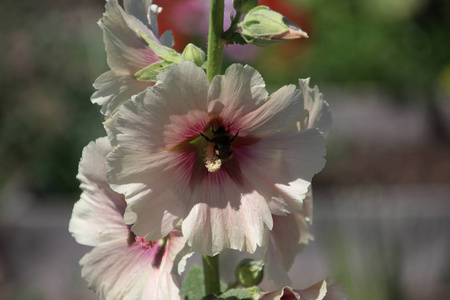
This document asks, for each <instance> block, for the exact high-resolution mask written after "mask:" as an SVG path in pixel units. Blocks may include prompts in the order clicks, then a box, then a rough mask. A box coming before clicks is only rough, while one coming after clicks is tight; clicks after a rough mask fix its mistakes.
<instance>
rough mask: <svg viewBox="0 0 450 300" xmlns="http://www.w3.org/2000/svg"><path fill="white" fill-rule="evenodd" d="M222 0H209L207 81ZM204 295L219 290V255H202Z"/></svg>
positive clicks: (213, 67) (218, 45)
mask: <svg viewBox="0 0 450 300" xmlns="http://www.w3.org/2000/svg"><path fill="white" fill-rule="evenodd" d="M223 14H224V0H211V3H210V9H209V32H208V61H207V64H206V75H207V76H208V79H209V81H211V80H212V79H213V78H214V76H216V75H218V74H220V73H221V72H222V55H223V47H224V45H223V44H222V42H221V40H220V39H221V36H222V34H223ZM202 257H203V273H204V275H205V292H206V295H210V294H215V293H219V292H220V276H219V255H218V254H217V255H216V256H208V255H203V256H202Z"/></svg>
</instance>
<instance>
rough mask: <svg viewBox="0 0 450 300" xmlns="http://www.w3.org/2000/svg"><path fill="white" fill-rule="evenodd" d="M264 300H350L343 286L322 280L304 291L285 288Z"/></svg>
mask: <svg viewBox="0 0 450 300" xmlns="http://www.w3.org/2000/svg"><path fill="white" fill-rule="evenodd" d="M261 299H262V300H349V299H350V298H349V296H348V295H347V293H346V292H344V290H343V289H342V286H340V285H336V284H331V283H330V282H329V280H328V279H327V280H321V281H319V282H318V283H316V284H314V285H312V286H310V287H308V288H306V289H303V290H295V289H292V288H291V287H283V288H281V289H278V290H276V291H273V292H270V293H268V294H265V295H263V296H262V297H261Z"/></svg>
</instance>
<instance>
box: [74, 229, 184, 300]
mask: <svg viewBox="0 0 450 300" xmlns="http://www.w3.org/2000/svg"><path fill="white" fill-rule="evenodd" d="M184 244H185V243H184V239H183V238H182V237H181V236H180V235H179V234H171V235H170V237H169V239H168V241H167V243H166V244H165V246H164V247H162V248H161V244H159V243H156V244H154V245H153V246H152V247H151V248H150V249H144V248H141V247H139V245H138V244H137V243H130V241H128V238H127V237H126V236H125V237H124V238H123V239H117V240H113V241H110V242H107V243H103V244H101V245H100V246H98V247H96V248H94V249H93V250H92V251H91V252H90V253H88V254H87V255H85V256H84V257H83V258H82V260H81V261H80V264H81V265H82V276H83V277H84V278H85V279H86V281H87V282H88V283H89V287H90V288H91V289H92V290H94V291H95V292H96V293H97V294H99V295H100V297H101V298H102V299H130V300H131V299H133V300H136V299H140V300H141V299H142V300H145V299H161V300H162V299H180V297H179V288H178V283H177V280H176V278H174V277H173V276H172V275H171V273H170V271H171V269H172V267H173V260H174V257H175V256H176V254H177V253H178V252H179V251H180V250H181V249H182V248H183V247H184Z"/></svg>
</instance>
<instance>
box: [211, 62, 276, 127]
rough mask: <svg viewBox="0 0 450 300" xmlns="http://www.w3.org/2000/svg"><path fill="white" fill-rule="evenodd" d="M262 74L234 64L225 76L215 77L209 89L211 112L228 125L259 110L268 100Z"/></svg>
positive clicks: (248, 67)
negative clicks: (220, 117) (219, 116)
mask: <svg viewBox="0 0 450 300" xmlns="http://www.w3.org/2000/svg"><path fill="white" fill-rule="evenodd" d="M265 86H266V84H265V83H264V80H263V78H262V77H261V74H259V72H258V71H256V70H255V69H253V68H252V67H250V66H248V65H245V66H243V65H241V64H233V65H231V66H230V67H229V68H228V69H227V70H226V72H225V75H223V76H216V77H214V79H213V81H212V82H211V87H210V89H209V95H208V100H209V112H210V114H211V115H215V114H220V115H221V116H222V118H223V119H224V121H225V122H226V123H230V122H233V121H235V120H239V118H240V117H242V116H244V115H246V114H247V113H249V112H251V111H253V110H255V109H257V108H258V107H259V106H260V105H261V104H262V103H263V102H264V100H265V99H266V98H267V95H268V94H267V91H266V89H265Z"/></svg>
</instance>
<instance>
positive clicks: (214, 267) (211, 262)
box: [202, 254, 220, 295]
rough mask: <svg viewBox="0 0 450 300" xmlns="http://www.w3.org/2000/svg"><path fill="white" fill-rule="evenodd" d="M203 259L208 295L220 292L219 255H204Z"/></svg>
mask: <svg viewBox="0 0 450 300" xmlns="http://www.w3.org/2000/svg"><path fill="white" fill-rule="evenodd" d="M202 259H203V273H204V275H205V292H206V295H210V294H215V293H218V292H220V277H219V254H217V255H216V256H208V255H202Z"/></svg>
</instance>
